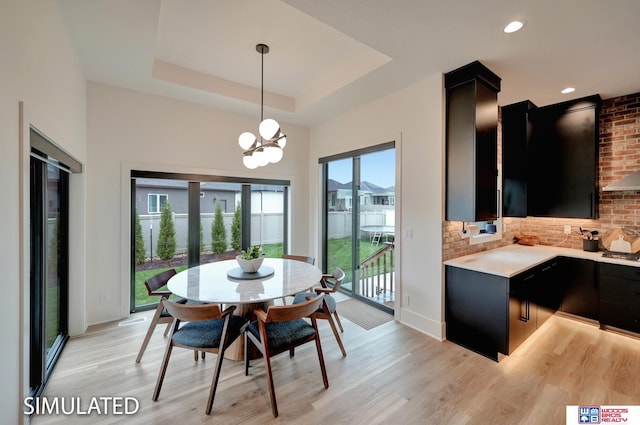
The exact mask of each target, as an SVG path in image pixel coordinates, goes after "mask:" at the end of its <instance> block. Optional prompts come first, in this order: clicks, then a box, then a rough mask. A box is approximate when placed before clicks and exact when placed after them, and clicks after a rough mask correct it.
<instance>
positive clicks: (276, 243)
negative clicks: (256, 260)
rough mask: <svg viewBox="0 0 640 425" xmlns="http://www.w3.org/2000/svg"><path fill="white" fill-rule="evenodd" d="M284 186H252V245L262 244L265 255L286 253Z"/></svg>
mask: <svg viewBox="0 0 640 425" xmlns="http://www.w3.org/2000/svg"><path fill="white" fill-rule="evenodd" d="M284 206H285V200H284V187H283V186H276V185H252V186H251V245H252V246H253V245H260V246H261V247H262V252H263V253H264V256H265V257H270V258H280V257H281V256H282V254H284V248H283V246H284V223H285V220H284V210H285V208H284Z"/></svg>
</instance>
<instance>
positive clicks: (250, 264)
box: [236, 245, 264, 273]
mask: <svg viewBox="0 0 640 425" xmlns="http://www.w3.org/2000/svg"><path fill="white" fill-rule="evenodd" d="M263 260H264V256H263V254H262V252H261V251H260V245H255V246H252V247H250V248H249V249H247V250H246V251H245V250H242V251H241V252H240V254H239V255H238V256H237V257H236V261H237V262H238V265H239V266H240V268H241V269H242V271H243V272H245V273H255V272H257V271H258V269H259V268H260V266H261V265H262V261H263Z"/></svg>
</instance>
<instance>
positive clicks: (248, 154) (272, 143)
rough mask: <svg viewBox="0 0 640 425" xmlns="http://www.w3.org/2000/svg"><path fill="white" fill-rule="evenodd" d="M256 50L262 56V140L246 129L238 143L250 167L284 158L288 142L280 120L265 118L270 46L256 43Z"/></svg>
mask: <svg viewBox="0 0 640 425" xmlns="http://www.w3.org/2000/svg"><path fill="white" fill-rule="evenodd" d="M256 51H257V52H258V53H260V57H261V65H262V67H261V74H260V76H261V79H260V125H259V126H258V131H259V135H260V141H258V139H257V138H256V136H254V134H253V133H251V132H250V131H245V132H244V133H242V134H240V137H238V144H239V145H240V147H241V148H242V149H243V150H244V154H243V155H244V156H243V158H242V163H243V164H244V166H245V167H247V168H249V169H251V170H252V169H254V168H257V167H262V166H265V165H267V164H269V163H272V164H275V163H276V162H278V161H280V160H281V159H282V155H283V151H282V149H284V147H285V146H286V144H287V136H285V134H284V133H283V132H282V130H281V129H280V124H278V121H276V120H274V119H272V118H267V119H264V55H266V54H267V53H269V46H267V45H266V44H262V43H261V44H256Z"/></svg>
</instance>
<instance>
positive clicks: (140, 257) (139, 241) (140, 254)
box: [135, 210, 146, 265]
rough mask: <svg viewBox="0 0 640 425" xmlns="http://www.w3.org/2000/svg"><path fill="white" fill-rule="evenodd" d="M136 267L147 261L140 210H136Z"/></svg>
mask: <svg viewBox="0 0 640 425" xmlns="http://www.w3.org/2000/svg"><path fill="white" fill-rule="evenodd" d="M135 226H136V265H137V264H142V263H144V260H145V257H146V255H145V252H144V239H143V237H142V225H141V224H140V216H139V215H138V210H136V223H135Z"/></svg>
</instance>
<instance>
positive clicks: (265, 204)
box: [130, 170, 290, 312]
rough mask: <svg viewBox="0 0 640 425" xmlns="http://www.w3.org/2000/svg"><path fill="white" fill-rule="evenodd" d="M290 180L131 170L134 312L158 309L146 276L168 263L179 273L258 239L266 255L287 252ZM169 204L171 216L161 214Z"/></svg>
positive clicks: (132, 305)
mask: <svg viewBox="0 0 640 425" xmlns="http://www.w3.org/2000/svg"><path fill="white" fill-rule="evenodd" d="M289 184H290V182H289V181H288V180H272V179H255V178H237V177H224V176H211V175H196V174H177V173H162V172H151V171H139V170H132V171H131V227H130V229H131V247H132V251H131V259H130V261H131V263H130V266H131V270H130V272H131V275H130V276H131V277H130V279H131V298H130V309H131V310H130V311H131V312H134V311H139V310H145V309H148V308H155V305H156V304H155V303H157V300H158V297H157V296H149V294H148V293H147V290H146V288H145V286H144V280H145V279H146V278H148V277H149V276H153V275H154V274H156V273H159V272H160V271H161V270H164V269H166V268H167V267H171V268H175V269H176V271H178V272H180V271H182V270H185V269H186V268H188V267H193V266H195V265H199V264H205V263H208V262H213V261H220V260H221V259H226V258H229V257H235V255H237V254H238V253H239V251H240V250H241V249H246V248H248V247H249V246H250V245H261V246H262V247H263V251H264V253H265V256H267V257H280V256H281V255H282V254H283V253H285V252H287V249H288V245H287V240H288V233H287V229H288V225H287V220H288V215H289V213H288V203H287V198H288V186H289ZM203 195H205V196H204V198H203ZM145 196H146V199H145ZM169 196H171V200H169ZM205 199H206V200H205ZM209 199H211V201H209ZM145 204H146V205H145ZM165 205H169V206H170V212H171V215H170V218H168V219H167V217H164V218H163V217H162V209H163V207H164V206H165ZM218 205H219V206H220V208H221V210H222V217H221V218H222V223H221V224H222V230H223V231H224V233H223V232H222V231H220V226H218V225H217V223H220V219H219V218H218V217H219V215H218V214H217V211H216V207H217V206H218ZM139 212H140V213H139ZM238 221H239V222H238ZM164 229H169V231H163V230H164ZM223 235H224V236H223Z"/></svg>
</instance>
